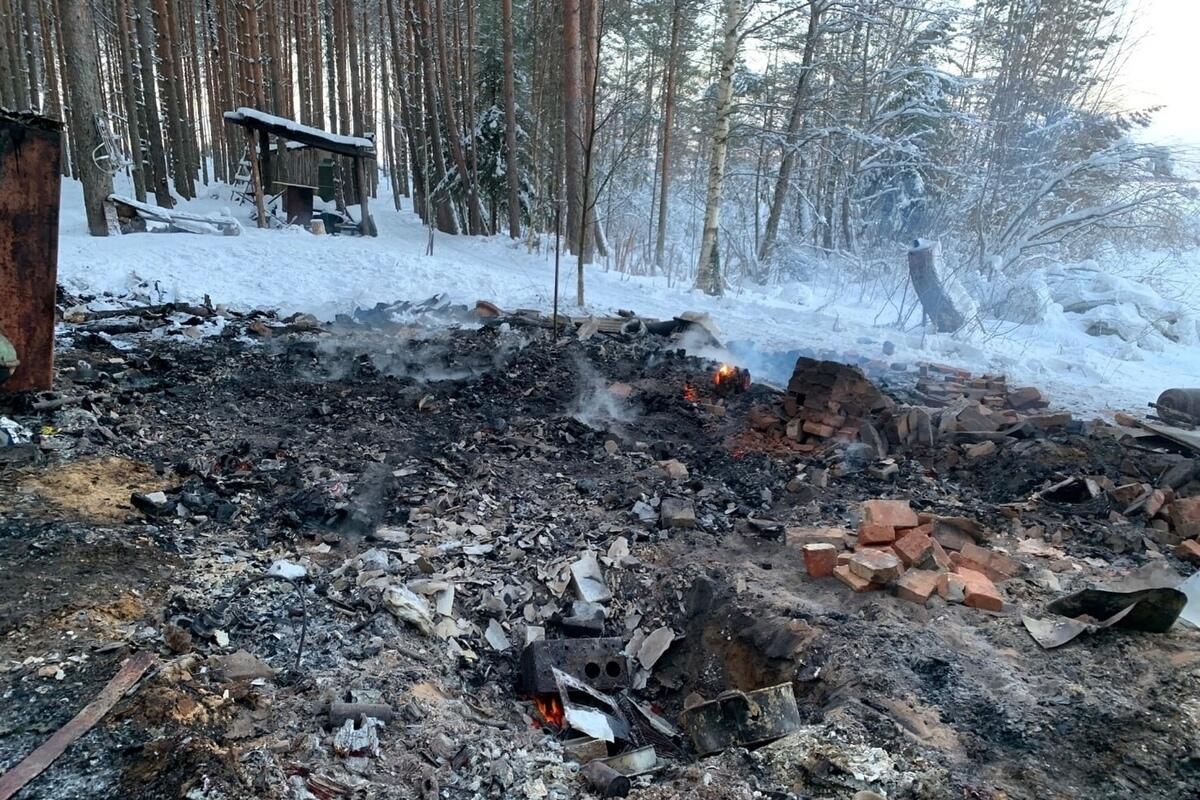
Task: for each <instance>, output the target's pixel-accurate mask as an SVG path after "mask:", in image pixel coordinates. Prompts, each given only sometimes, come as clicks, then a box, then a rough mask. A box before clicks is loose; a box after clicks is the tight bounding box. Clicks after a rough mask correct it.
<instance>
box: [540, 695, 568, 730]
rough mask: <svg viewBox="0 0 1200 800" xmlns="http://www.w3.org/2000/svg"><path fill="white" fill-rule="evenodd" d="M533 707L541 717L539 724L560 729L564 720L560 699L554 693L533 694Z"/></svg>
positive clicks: (564, 715)
mask: <svg viewBox="0 0 1200 800" xmlns="http://www.w3.org/2000/svg"><path fill="white" fill-rule="evenodd" d="M533 707H534V708H535V709H537V712H538V716H540V717H541V721H540V722H541V724H544V725H549V726H550V727H552V728H559V729H561V728H562V726H563V723H564V722H565V721H566V714H565V713H564V711H563V705H562V700H560V699H559V697H558V695H556V694H543V695H536V694H535V695H534V696H533Z"/></svg>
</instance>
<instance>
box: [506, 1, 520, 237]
mask: <svg viewBox="0 0 1200 800" xmlns="http://www.w3.org/2000/svg"><path fill="white" fill-rule="evenodd" d="M501 15H502V17H503V19H502V21H501V25H502V27H503V28H504V147H505V150H506V152H505V162H504V165H505V170H504V171H505V178H506V182H507V183H508V235H509V236H511V237H512V238H514V239H520V238H521V174H520V172H518V167H517V100H516V94H517V91H516V80H515V78H514V76H513V72H514V70H513V20H512V0H502V7H501Z"/></svg>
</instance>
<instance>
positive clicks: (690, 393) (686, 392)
mask: <svg viewBox="0 0 1200 800" xmlns="http://www.w3.org/2000/svg"><path fill="white" fill-rule="evenodd" d="M683 399H684V400H687V401H688V402H689V403H695V402H698V401H699V400H700V392H699V391H697V389H696V387H695V386H692V385H691V384H690V383H685V384H684V385H683Z"/></svg>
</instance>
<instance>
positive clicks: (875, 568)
mask: <svg viewBox="0 0 1200 800" xmlns="http://www.w3.org/2000/svg"><path fill="white" fill-rule="evenodd" d="M849 567H850V571H851V572H853V573H854V574H855V575H858V576H859V577H860V578H865V579H866V580H868V581H870V582H871V583H887V582H888V581H892V580H895V579H896V578H898V577H900V573H901V571H902V567H901V566H900V559H899V558H897V557H896V555H895V553H892V552H891V551H890V550H879V549H873V548H868V549H866V550H860V551H858V552H857V553H855V554H854V555H852V556H850V564H849Z"/></svg>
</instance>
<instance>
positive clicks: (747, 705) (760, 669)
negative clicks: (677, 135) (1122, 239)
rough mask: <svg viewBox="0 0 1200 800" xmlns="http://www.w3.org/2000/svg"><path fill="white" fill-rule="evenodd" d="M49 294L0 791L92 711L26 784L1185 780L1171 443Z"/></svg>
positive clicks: (1197, 711)
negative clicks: (46, 377) (59, 315)
mask: <svg viewBox="0 0 1200 800" xmlns="http://www.w3.org/2000/svg"><path fill="white" fill-rule="evenodd" d="M60 301H61V302H60V305H61V307H62V308H63V312H64V313H63V316H64V320H65V322H64V323H63V325H62V326H60V330H59V336H58V338H59V342H58V366H57V375H56V384H55V385H56V389H55V391H54V392H53V393H40V394H23V395H10V396H6V397H4V399H3V401H2V402H3V405H2V406H0V417H2V418H3V419H4V422H5V429H4V432H3V434H2V435H3V436H4V437H6V438H5V440H4V441H5V445H6V446H4V447H0V515H2V518H3V524H2V525H0V563H3V565H4V567H3V570H0V696H2V697H3V702H2V703H0V772H3V773H4V776H3V777H0V788H3V789H4V791H8V790H9V789H12V788H13V784H12V783H8V784H6V783H5V781H10V782H11V781H12V780H13V778H12V776H13V775H14V774H15V773H16V772H17V770H16V769H14V768H15V767H17V765H18V764H20V763H21V762H22V760H23V759H26V757H27V756H29V755H30V754H31V753H33V752H34V751H35V750H37V749H38V748H39V747H40V746H42V745H43V743H45V742H46V741H47V740H48V739H50V738H51V736H52V734H54V733H55V731H59V730H60V729H62V728H63V726H69V725H75V724H76V723H75V722H73V721H72V719H73V718H75V717H76V715H77V714H80V712H81V711H83V709H84V708H85V706H88V705H89V704H90V703H95V702H101V701H103V700H104V699H106V698H107V699H108V701H109V702H108V704H107V706H106V707H105V708H103V709H100V710H99V713H98V714H97V715H95V718H94V719H91V720H88V722H89V723H90V724H88V725H87V726H85V727H83V728H81V729H80V730H78V731H76V737H77V738H75V739H74V741H73V743H70V744H69V746H68V747H67V748H66V749H65V752H61V754H57V753H55V754H53V755H52V757H51V758H49V759H48V760H46V762H45V763H43V764H40V765H38V766H39V767H40V768H39V769H37V770H36V771H35V772H34V773H33V774H34V775H35V776H36V777H32V778H31V779H29V780H28V782H27V783H24V784H22V785H16V789H15V790H16V791H17V792H19V794H16V796H18V797H20V798H22V799H23V800H34V798H84V797H88V798H91V797H122V798H168V797H181V798H192V799H193V800H216V799H217V798H247V797H256V798H305V799H306V800H307V799H308V798H320V799H321V800H330V799H331V798H371V797H377V798H428V799H429V800H432V798H489V797H496V798H499V797H512V798H572V797H588V796H623V795H626V794H627V795H628V796H630V797H639V798H647V799H650V798H654V799H659V798H662V799H664V800H665V799H666V798H713V800H715V799H716V798H747V799H749V798H753V797H761V798H858V799H859V800H866V799H868V798H875V797H885V798H970V799H972V800H974V799H976V798H978V799H979V800H984V799H987V800H993V799H994V800H1000V799H1001V798H1078V797H1088V798H1118V797H1121V798H1128V797H1138V798H1180V799H1181V800H1182V799H1183V798H1192V797H1196V796H1197V795H1198V794H1200V705H1198V704H1197V700H1196V696H1197V694H1196V687H1197V670H1198V667H1200V636H1198V635H1197V633H1196V631H1195V629H1194V628H1193V627H1191V626H1190V625H1189V624H1187V623H1185V622H1184V621H1183V620H1182V619H1181V620H1179V621H1176V617H1178V616H1179V615H1180V612H1181V610H1182V611H1183V616H1184V617H1188V616H1189V614H1190V612H1191V611H1193V610H1194V609H1186V608H1184V604H1185V602H1186V594H1185V593H1186V592H1187V589H1186V588H1185V589H1184V590H1183V591H1180V590H1179V589H1177V588H1175V587H1177V586H1178V585H1179V584H1181V583H1182V582H1183V581H1184V579H1185V578H1186V577H1187V576H1188V575H1190V574H1191V572H1192V571H1193V570H1194V568H1195V567H1194V562H1193V561H1192V560H1191V559H1194V558H1196V557H1197V555H1200V545H1197V544H1196V542H1195V541H1194V539H1195V537H1196V535H1197V534H1200V499H1197V500H1193V499H1192V498H1193V496H1200V484H1198V483H1197V482H1196V479H1197V476H1198V475H1200V470H1197V465H1198V464H1200V462H1197V461H1195V460H1194V459H1195V457H1196V453H1195V452H1194V451H1193V450H1192V449H1191V448H1189V447H1187V446H1186V445H1185V444H1184V443H1182V442H1181V441H1180V440H1179V437H1177V436H1176V437H1175V438H1174V439H1173V438H1172V437H1170V436H1163V435H1156V434H1153V433H1152V432H1151V431H1150V430H1148V429H1147V428H1145V427H1141V426H1140V425H1139V424H1138V423H1139V421H1138V420H1133V419H1120V420H1117V421H1116V422H1115V423H1114V422H1112V421H1108V422H1105V421H1100V420H1081V419H1074V418H1072V417H1071V415H1070V414H1066V413H1064V412H1061V411H1059V410H1057V409H1056V408H1055V407H1054V404H1053V398H1043V397H1042V396H1041V394H1040V393H1038V392H1037V391H1036V390H1032V389H1029V388H1028V387H1010V386H1007V385H1005V383H1004V382H1003V379H1002V378H1000V376H970V375H966V374H959V373H956V372H955V371H953V370H950V371H947V370H945V369H944V368H939V367H937V366H936V365H925V366H921V365H917V364H909V365H905V364H902V363H891V362H890V361H889V359H888V358H887V357H886V356H883V355H882V351H881V346H882V343H870V342H863V343H860V352H861V356H860V357H859V358H858V359H857V360H858V361H859V362H860V365H861V366H862V369H859V368H857V367H854V366H848V365H846V364H839V363H835V362H834V361H833V360H830V359H829V357H830V356H831V355H834V354H818V353H809V354H794V355H793V358H796V357H798V361H797V368H796V371H795V373H794V375H793V378H792V380H791V382H789V383H788V384H787V385H786V386H778V387H775V386H771V385H767V384H765V383H762V382H759V381H756V380H754V376H752V375H750V374H749V373H748V372H745V371H742V370H737V369H734V368H733V367H732V366H728V365H726V366H722V365H720V364H718V363H716V362H713V361H710V360H707V359H704V358H700V357H696V356H693V355H688V354H687V352H685V351H688V352H698V351H699V350H701V349H703V348H704V347H707V348H709V349H715V348H716V347H718V346H719V333H715V334H714V332H713V331H710V330H709V329H708V327H706V324H705V320H703V319H698V318H695V317H691V318H689V319H679V320H674V321H667V322H665V323H663V322H654V321H643V320H638V319H636V318H633V317H629V318H626V319H617V320H576V321H574V322H572V321H571V320H565V321H563V324H562V325H561V327H560V328H558V329H557V330H555V329H554V328H553V327H552V324H551V321H550V319H549V318H548V317H545V316H540V315H536V314H531V313H505V312H503V311H501V310H499V309H496V308H495V307H492V306H490V305H487V304H481V306H480V307H479V308H478V309H474V310H472V309H467V308H453V307H446V306H439V305H438V304H432V303H431V304H427V305H426V306H412V305H408V304H402V305H400V306H393V307H380V308H377V309H375V310H372V311H367V312H359V313H357V314H355V315H354V316H352V317H349V316H348V317H343V318H339V319H338V320H337V321H334V322H332V323H328V324H323V323H318V322H317V321H316V320H315V319H314V318H311V317H307V316H300V317H291V318H286V319H285V318H279V317H277V316H276V315H274V314H271V313H265V312H260V313H253V314H235V313H231V312H227V311H224V310H222V309H216V310H214V309H212V308H211V307H208V306H199V307H191V308H182V307H175V306H160V307H152V308H141V309H136V308H133V309H131V308H116V309H115V310H109V311H95V310H92V309H93V308H94V307H96V306H95V304H92V305H88V304H83V303H82V302H81V301H80V300H79V299H78V298H60ZM113 305H114V304H111V303H110V304H109V306H110V308H111V307H112V306H113ZM841 355H842V356H843V357H841V358H839V359H837V360H838V361H843V362H845V361H854V360H855V359H854V356H853V355H846V354H841ZM1175 430H1178V429H1176V428H1170V429H1169V431H1175ZM1185 438H1186V437H1185ZM1096 587H1101V588H1105V589H1108V590H1109V591H1107V592H1104V591H1093V592H1091V593H1088V592H1085V591H1084V590H1088V589H1095V588H1096ZM1130 592H1136V593H1135V594H1129V593H1130ZM1081 593H1082V594H1081ZM1056 601H1057V602H1056ZM1097 609H1107V610H1106V611H1098V610H1097ZM1172 623H1174V624H1172ZM119 679H123V680H124V683H118V685H117V686H115V688H114V687H113V685H112V684H111V683H110V682H112V681H118V680H119ZM106 686H107V687H108V688H107V689H106ZM23 766H24V765H23ZM39 772H40V774H38V773H39ZM22 786H23V788H22ZM3 796H4V797H8V796H11V795H10V794H3Z"/></svg>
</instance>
